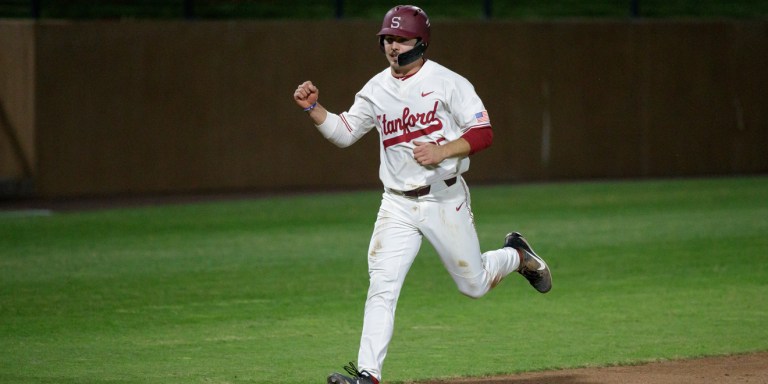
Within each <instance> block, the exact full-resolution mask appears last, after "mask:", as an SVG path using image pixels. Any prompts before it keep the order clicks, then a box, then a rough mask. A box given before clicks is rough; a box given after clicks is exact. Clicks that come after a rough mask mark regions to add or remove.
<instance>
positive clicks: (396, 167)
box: [318, 60, 490, 191]
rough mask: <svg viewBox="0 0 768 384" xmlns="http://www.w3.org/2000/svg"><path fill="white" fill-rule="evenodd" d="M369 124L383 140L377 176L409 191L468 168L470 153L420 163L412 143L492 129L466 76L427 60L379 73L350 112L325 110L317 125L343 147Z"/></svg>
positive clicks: (357, 136)
mask: <svg viewBox="0 0 768 384" xmlns="http://www.w3.org/2000/svg"><path fill="white" fill-rule="evenodd" d="M373 127H376V129H377V130H378V131H379V136H380V138H381V142H380V156H381V166H380V168H379V178H380V179H381V181H382V183H383V184H384V187H386V188H391V189H396V190H400V191H407V190H412V189H415V188H418V187H421V186H425V185H430V184H433V183H436V182H438V181H441V180H445V179H449V178H451V177H454V176H458V175H460V174H462V173H464V172H465V171H467V169H469V158H468V157H463V158H449V159H445V160H444V161H443V162H441V163H440V164H439V165H436V166H430V167H425V166H422V165H420V164H419V163H418V162H417V161H416V160H415V159H414V158H413V148H414V147H415V145H414V144H413V142H414V141H423V142H432V143H436V144H441V143H443V142H447V141H453V140H456V139H458V138H459V137H461V136H462V135H463V134H464V133H466V132H467V131H469V130H470V129H473V128H487V127H490V119H489V118H488V113H487V112H486V110H485V107H484V106H483V103H482V101H481V100H480V97H478V96H477V93H476V92H475V89H474V87H473V86H472V84H471V83H470V82H469V81H468V80H467V79H465V78H464V77H462V76H461V75H459V74H457V73H455V72H453V71H451V70H450V69H448V68H446V67H444V66H442V65H440V64H438V63H436V62H434V61H431V60H428V61H426V62H425V63H424V65H423V66H422V68H421V69H420V70H419V71H418V72H416V73H415V74H413V75H411V76H408V77H406V78H402V79H399V78H395V77H394V76H392V72H391V70H390V68H386V69H385V70H383V71H381V72H380V73H378V74H377V75H376V76H374V77H373V78H371V80H369V81H368V83H367V84H365V86H364V87H363V88H362V89H361V90H360V92H358V93H357V95H356V96H355V101H354V103H353V104H352V107H351V108H350V109H349V111H347V112H342V113H341V114H339V115H336V114H332V113H329V114H328V118H326V120H325V122H323V124H321V125H319V126H318V129H319V130H320V132H322V133H323V135H324V136H325V137H326V138H327V139H329V140H330V141H331V142H333V143H335V144H336V145H338V146H340V147H346V146H348V145H351V144H352V143H354V142H356V141H357V140H359V139H360V138H361V137H362V136H363V135H365V134H366V133H367V132H368V131H370V130H371V129H372V128H373Z"/></svg>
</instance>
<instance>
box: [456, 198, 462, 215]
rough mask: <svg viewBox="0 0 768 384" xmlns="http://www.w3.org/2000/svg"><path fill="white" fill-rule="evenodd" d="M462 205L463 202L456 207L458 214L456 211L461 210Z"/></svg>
mask: <svg viewBox="0 0 768 384" xmlns="http://www.w3.org/2000/svg"><path fill="white" fill-rule="evenodd" d="M463 205H464V202H463V201H462V202H461V204H459V206H458V207H456V212H458V211H459V209H461V207H462V206H463Z"/></svg>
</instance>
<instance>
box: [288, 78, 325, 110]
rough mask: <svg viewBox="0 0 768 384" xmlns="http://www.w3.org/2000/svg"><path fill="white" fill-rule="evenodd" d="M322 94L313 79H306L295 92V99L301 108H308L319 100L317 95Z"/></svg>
mask: <svg viewBox="0 0 768 384" xmlns="http://www.w3.org/2000/svg"><path fill="white" fill-rule="evenodd" d="M319 95H320V90H318V89H317V87H315V85H314V84H312V82H311V81H305V82H303V83H301V84H300V85H299V86H298V88H296V91H294V92H293V100H294V101H296V104H298V105H299V107H301V108H308V107H309V106H310V105H312V104H314V103H316V102H317V97H318V96H319Z"/></svg>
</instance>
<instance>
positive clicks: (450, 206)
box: [358, 177, 520, 379]
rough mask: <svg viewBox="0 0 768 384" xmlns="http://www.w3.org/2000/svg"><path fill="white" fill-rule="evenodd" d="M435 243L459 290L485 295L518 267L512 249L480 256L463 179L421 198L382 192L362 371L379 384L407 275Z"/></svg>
mask: <svg viewBox="0 0 768 384" xmlns="http://www.w3.org/2000/svg"><path fill="white" fill-rule="evenodd" d="M423 237H426V239H427V240H428V241H429V242H430V243H431V244H432V246H433V247H434V248H435V250H436V251H437V253H438V254H439V255H440V259H441V260H442V262H443V264H444V266H445V269H446V270H447V271H448V273H449V274H450V275H451V277H452V278H453V281H454V282H456V286H457V287H458V289H459V291H460V292H461V293H463V294H464V295H467V296H469V297H472V298H479V297H482V296H483V295H485V294H486V293H487V292H488V291H489V290H490V289H491V288H493V287H494V286H495V285H496V284H498V283H499V281H501V279H503V278H504V277H505V276H506V275H508V274H509V273H511V272H514V271H515V270H517V268H518V266H519V265H520V260H519V256H518V254H517V251H515V250H514V249H512V248H501V249H498V250H493V251H488V252H486V253H481V252H480V244H479V241H478V239H477V232H476V230H475V225H474V219H473V217H472V210H471V207H470V195H469V190H468V188H467V186H466V184H465V183H464V180H463V179H462V178H461V177H459V179H458V182H457V183H455V184H453V185H452V186H450V187H447V188H445V189H442V190H439V191H436V192H432V193H430V194H428V195H425V196H422V197H419V198H408V197H403V196H399V195H395V194H393V193H389V192H384V194H383V198H382V202H381V207H380V208H379V213H378V217H377V219H376V224H375V226H374V230H373V235H372V237H371V243H370V246H369V248H368V273H369V275H370V286H369V288H368V298H367V300H366V302H365V316H364V320H363V332H362V337H361V339H360V351H359V354H358V366H359V367H360V369H365V370H367V371H368V372H370V373H371V374H373V375H375V376H376V377H378V378H379V379H381V369H382V365H383V362H384V358H385V357H386V354H387V347H388V346H389V341H390V339H391V338H392V331H393V329H394V323H395V309H396V307H397V300H398V297H399V296H400V290H401V288H402V286H403V282H404V280H405V276H406V275H407V274H408V270H409V269H410V267H411V265H412V264H413V261H414V259H415V258H416V254H417V253H418V251H419V248H420V247H421V241H422V238H423Z"/></svg>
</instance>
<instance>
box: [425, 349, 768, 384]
mask: <svg viewBox="0 0 768 384" xmlns="http://www.w3.org/2000/svg"><path fill="white" fill-rule="evenodd" d="M736 383H739V384H742V383H748V384H768V352H763V353H755V354H747V355H735V356H725V357H709V358H703V359H691V360H674V361H661V362H657V363H648V364H643V365H633V366H622V367H606V368H579V369H564V370H560V371H549V372H534V373H524V374H519V375H511V376H498V377H487V378H478V379H456V380H443V381H420V382H417V383H413V384H736Z"/></svg>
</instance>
